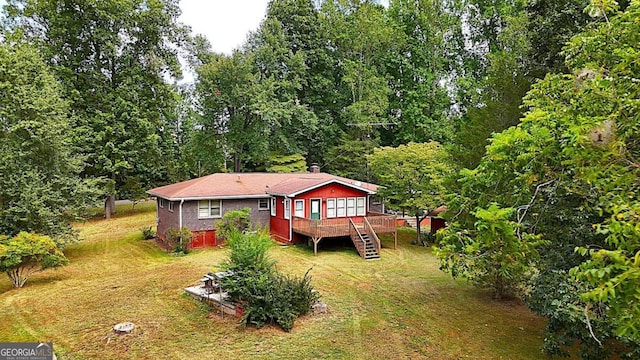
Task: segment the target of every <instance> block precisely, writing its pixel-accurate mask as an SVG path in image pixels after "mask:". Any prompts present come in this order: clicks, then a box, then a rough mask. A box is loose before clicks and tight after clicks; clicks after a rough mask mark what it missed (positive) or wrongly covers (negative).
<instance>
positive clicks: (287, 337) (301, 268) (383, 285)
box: [0, 203, 545, 359]
mask: <svg viewBox="0 0 640 360" xmlns="http://www.w3.org/2000/svg"><path fill="white" fill-rule="evenodd" d="M130 208H131V207H130V206H126V207H119V208H118V209H119V213H118V215H117V216H116V217H115V218H114V219H111V220H108V221H107V220H93V221H89V222H87V223H82V224H78V225H77V228H78V229H79V230H80V231H81V235H82V237H83V238H84V239H85V240H83V241H82V242H80V243H78V244H74V245H71V246H69V247H68V248H67V249H66V251H65V253H66V254H67V257H68V258H69V260H70V264H69V265H68V266H66V267H63V268H60V269H57V270H47V271H45V272H42V273H39V274H37V275H35V276H33V277H32V278H31V279H30V280H29V281H28V282H27V284H26V286H25V287H24V288H23V289H17V290H16V289H13V288H12V286H11V284H10V283H9V281H8V279H7V278H6V276H4V275H3V276H2V277H0V341H51V342H53V343H54V349H55V351H56V353H57V354H58V358H59V359H157V358H164V359H194V358H200V359H242V358H247V357H253V358H279V359H319V358H324V359H326V358H338V359H365V358H366V359H370V358H374V359H419V358H424V359H461V358H469V359H538V358H540V357H541V355H542V354H541V352H540V346H541V344H542V339H543V334H544V333H543V328H544V323H545V322H544V319H542V318H539V317H537V316H535V315H534V314H532V313H531V312H530V311H529V310H528V309H527V308H526V307H525V306H524V305H523V304H521V303H520V302H518V301H507V302H500V301H495V300H493V299H492V298H491V296H490V294H488V293H487V292H483V291H480V290H477V289H475V288H473V287H471V286H470V285H468V284H467V283H465V282H463V281H455V280H452V279H451V278H450V276H449V275H447V274H444V273H442V272H441V271H440V270H438V261H437V259H436V258H435V257H434V256H433V255H432V254H431V252H430V251H429V250H428V249H426V248H423V247H419V246H414V245H410V240H411V238H410V234H406V233H405V234H403V235H404V236H401V240H400V242H399V248H398V250H393V248H392V246H391V245H392V242H388V243H387V244H388V245H389V246H391V247H390V248H383V250H382V254H381V259H380V260H377V261H364V260H362V259H361V258H360V257H358V255H357V253H356V251H355V249H349V248H343V247H342V248H341V247H332V248H330V249H324V251H323V250H322V248H321V251H320V252H319V254H318V256H316V257H314V256H313V252H312V251H311V250H310V249H308V248H306V247H305V246H291V247H281V246H274V247H273V248H272V250H270V253H271V255H272V257H273V258H274V259H276V260H277V261H278V265H277V266H278V268H279V269H280V270H282V271H283V272H285V273H288V274H292V275H298V276H301V275H303V274H304V272H305V271H306V270H307V269H309V268H313V269H312V270H311V274H312V277H313V285H314V286H315V288H316V289H318V290H319V291H320V292H321V294H322V300H323V301H324V302H326V303H327V305H328V308H329V312H328V313H327V314H321V315H315V316H311V315H310V316H306V317H304V318H300V319H298V320H297V321H296V323H295V327H294V328H293V330H292V331H291V332H289V333H287V332H284V331H282V330H280V329H279V328H276V327H272V326H267V327H265V328H262V329H255V328H252V327H248V328H246V329H243V328H241V327H240V326H239V325H238V323H237V319H233V318H224V319H220V318H219V317H218V316H216V315H214V314H212V313H211V312H210V311H209V309H208V308H207V307H206V306H204V305H202V304H200V303H199V302H197V301H195V300H194V299H192V298H190V297H187V296H185V295H184V291H183V289H184V288H185V287H187V286H190V285H193V284H197V280H198V279H199V278H200V277H201V276H202V275H203V274H204V273H206V272H208V271H211V270H217V269H219V268H218V264H219V263H220V262H221V260H222V259H224V258H225V255H226V251H227V250H226V249H225V248H215V249H208V250H200V251H194V252H192V253H191V254H189V255H187V256H182V257H175V256H171V255H169V254H167V253H166V252H164V251H162V250H161V249H159V248H158V247H157V246H156V245H155V244H154V242H153V241H145V240H142V235H141V232H140V229H141V228H142V227H144V226H151V225H153V224H154V222H155V204H154V203H147V204H141V205H138V206H137V207H136V210H135V211H131V210H130ZM124 321H131V322H133V323H135V324H136V329H135V331H134V332H133V333H132V334H129V335H121V336H120V335H115V334H113V333H112V331H111V329H112V327H113V325H115V324H117V323H120V322H124Z"/></svg>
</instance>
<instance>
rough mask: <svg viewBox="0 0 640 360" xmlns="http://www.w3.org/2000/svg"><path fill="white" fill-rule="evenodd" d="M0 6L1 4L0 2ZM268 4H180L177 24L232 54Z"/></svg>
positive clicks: (204, 0) (216, 0)
mask: <svg viewBox="0 0 640 360" xmlns="http://www.w3.org/2000/svg"><path fill="white" fill-rule="evenodd" d="M0 2H2V0H0ZM268 3H269V0H180V7H181V8H182V16H181V17H180V21H181V22H182V23H184V24H186V25H189V26H191V30H192V31H193V33H194V34H202V35H204V36H206V37H207V39H209V42H211V47H212V48H213V50H214V51H216V52H222V53H225V54H231V51H232V50H233V49H235V48H237V47H239V46H240V45H241V44H242V43H243V42H244V40H245V39H246V37H247V34H248V33H249V31H253V30H256V29H257V28H258V26H259V25H260V22H261V21H262V19H264V16H265V13H266V12H267V4H268Z"/></svg>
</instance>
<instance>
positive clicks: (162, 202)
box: [158, 198, 164, 208]
mask: <svg viewBox="0 0 640 360" xmlns="http://www.w3.org/2000/svg"><path fill="white" fill-rule="evenodd" d="M158 206H160V207H161V208H164V199H163V198H159V199H158Z"/></svg>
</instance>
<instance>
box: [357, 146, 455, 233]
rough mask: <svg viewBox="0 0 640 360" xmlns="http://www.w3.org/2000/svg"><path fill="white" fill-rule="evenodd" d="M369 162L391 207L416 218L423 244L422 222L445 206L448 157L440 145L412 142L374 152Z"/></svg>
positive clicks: (449, 171)
mask: <svg viewBox="0 0 640 360" xmlns="http://www.w3.org/2000/svg"><path fill="white" fill-rule="evenodd" d="M368 161H369V165H370V167H371V170H372V171H373V173H374V174H375V175H376V177H377V178H378V180H379V184H380V185H382V187H381V189H380V190H379V194H380V195H381V196H382V197H383V198H384V199H385V201H386V202H387V203H388V206H389V208H391V209H394V210H398V211H404V212H407V213H409V214H411V215H412V216H415V218H416V223H417V227H418V233H417V241H418V243H422V237H421V231H420V222H421V221H422V220H424V219H425V218H426V217H427V216H429V214H430V213H431V212H432V211H433V210H435V209H436V208H437V207H439V206H441V205H444V204H445V196H446V195H447V193H448V192H447V188H446V186H445V180H446V177H447V176H448V175H450V174H451V173H452V172H453V166H452V165H451V160H450V158H449V154H448V153H447V151H446V150H445V149H444V148H443V147H442V146H441V145H440V144H438V143H437V142H429V143H422V144H418V143H409V144H407V145H400V146H398V147H396V148H393V147H382V148H377V149H374V151H373V154H372V155H369V157H368Z"/></svg>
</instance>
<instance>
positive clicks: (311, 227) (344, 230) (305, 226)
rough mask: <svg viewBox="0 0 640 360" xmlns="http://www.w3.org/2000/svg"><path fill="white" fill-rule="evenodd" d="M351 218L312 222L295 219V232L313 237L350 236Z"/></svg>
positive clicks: (310, 220)
mask: <svg viewBox="0 0 640 360" xmlns="http://www.w3.org/2000/svg"><path fill="white" fill-rule="evenodd" d="M349 220H350V219H349V218H336V219H322V220H312V219H304V218H299V217H294V218H293V231H295V232H297V233H300V234H303V235H307V236H311V237H337V236H348V235H349Z"/></svg>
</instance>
